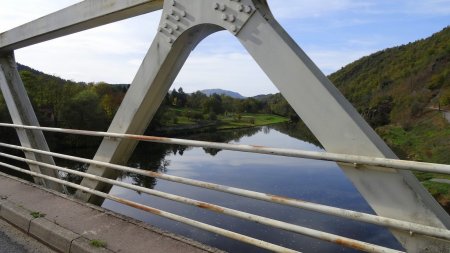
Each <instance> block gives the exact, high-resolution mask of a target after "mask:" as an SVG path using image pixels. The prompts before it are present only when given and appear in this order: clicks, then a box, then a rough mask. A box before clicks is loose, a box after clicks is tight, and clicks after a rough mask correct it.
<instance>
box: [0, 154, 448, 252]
mask: <svg viewBox="0 0 450 253" xmlns="http://www.w3.org/2000/svg"><path fill="white" fill-rule="evenodd" d="M0 156H3V157H7V158H10V159H14V160H17V161H22V162H26V163H32V164H35V165H38V166H43V167H47V168H50V169H53V170H57V171H64V172H67V173H71V174H74V175H78V176H81V177H85V178H90V179H92V180H96V181H101V182H103V183H107V184H111V185H116V186H120V187H124V188H127V189H131V190H134V191H137V192H143V193H146V194H149V195H153V196H157V197H160V198H164V199H168V200H172V201H176V202H180V203H184V204H187V205H191V206H195V207H198V208H202V209H206V210H209V211H213V212H217V213H221V214H225V215H229V216H233V217H237V218H240V219H244V220H249V221H253V222H256V223H260V224H264V225H267V226H270V227H274V228H279V229H283V230H286V231H290V232H294V233H298V234H302V235H306V236H309V237H312V238H317V239H320V240H324V241H329V242H332V243H337V242H338V243H339V244H340V245H343V246H346V247H349V248H354V249H358V250H362V251H365V252H392V253H396V252H397V253H398V252H401V251H398V250H393V249H389V248H386V247H382V246H378V245H375V244H371V243H366V242H362V241H358V240H354V239H350V238H347V237H343V236H338V235H335V234H331V233H326V232H322V231H318V230H314V229H310V228H306V227H302V226H298V225H294V224H290V223H286V222H283V221H278V220H274V219H270V218H266V217H263V216H259V215H254V214H251V213H246V212H242V211H238V210H234V209H231V208H227V207H223V206H219V205H214V204H210V203H207V202H202V201H198V200H194V199H190V198H185V197H181V196H178V195H174V194H170V193H165V192H161V191H158V190H153V189H148V188H145V187H141V186H136V185H133V184H129V183H124V182H121V181H117V180H113V179H108V178H104V177H100V176H95V175H91V174H88V173H85V172H80V171H77V170H72V169H67V168H63V167H59V166H54V165H49V164H45V163H41V162H36V161H33V160H30V159H24V158H21V157H18V156H13V155H9V154H5V153H1V152H0ZM408 231H410V230H408ZM434 232H435V233H434V234H435V235H436V236H439V238H442V237H443V236H444V235H446V236H447V238H448V239H450V231H447V230H442V229H441V230H439V229H438V230H437V231H434Z"/></svg>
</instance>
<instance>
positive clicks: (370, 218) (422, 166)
mask: <svg viewBox="0 0 450 253" xmlns="http://www.w3.org/2000/svg"><path fill="white" fill-rule="evenodd" d="M0 126H2V127H10V128H16V129H25V130H27V131H33V130H39V131H50V132H58V133H66V134H78V135H86V136H101V137H109V138H125V139H133V140H139V141H148V142H158V143H165V144H177V145H188V146H196V147H205V148H220V149H227V150H234V151H241V152H252V153H261V154H268V155H276V156H290V157H298V158H309V159H316V160H327V161H334V162H339V163H347V164H348V163H350V164H352V165H354V166H355V167H357V168H363V167H364V166H365V165H370V166H378V167H383V168H392V169H404V170H415V171H425V172H438V173H445V174H450V165H444V164H433V163H423V162H414V161H404V160H395V159H386V158H374V157H365V156H355V155H345V154H336V153H327V152H313V151H303V150H295V149H279V148H270V147H262V146H251V145H239V144H228V143H216V142H205V141H196V140H185V139H175V138H164V137H155V136H144V135H132V134H118V133H108V132H96V131H86V130H75V129H63V128H50V127H38V126H26V125H17V124H6V123H0ZM0 147H3V148H8V149H15V150H21V151H23V152H31V153H35V154H40V155H46V156H52V157H57V158H61V159H66V160H71V161H76V162H82V163H87V164H92V165H98V166H103V167H106V168H110V169H114V170H118V171H122V172H131V173H135V174H138V175H143V176H148V177H154V178H159V179H162V180H168V181H172V182H176V183H181V184H186V185H191V186H196V187H201V188H206V189H210V190H215V191H220V192H225V193H229V194H233V195H238V196H242V197H246V198H252V199H257V200H262V201H267V202H272V203H276V204H280V205H286V206H291V207H296V208H301V209H306V210H310V211H315V212H320V213H324V214H328V215H333V216H337V217H343V218H347V219H351V220H356V221H361V222H366V223H371V224H376V225H380V226H384V227H387V228H392V229H397V230H402V231H406V232H408V233H410V234H411V235H414V234H420V235H425V236H430V237H434V238H438V239H444V240H450V230H446V229H442V228H437V227H432V226H427V225H423V224H419V223H413V222H409V221H402V220H398V219H392V218H388V217H382V216H377V215H373V214H368V213H362V212H357V211H352V210H347V209H342V208H336V207H332V206H327V205H322V204H316V203H311V202H306V201H303V200H300V199H292V198H287V197H283V196H275V195H272V194H267V193H261V192H255V191H249V190H245V189H240V188H235V187H229V186H225V185H219V184H214V183H209V182H204V181H199V180H194V179H189V178H184V177H178V176H172V175H167V174H164V173H159V172H153V171H147V170H143V169H137V168H132V167H128V166H123V165H117V164H111V163H106V162H101V161H97V160H92V159H86V158H81V157H76V156H70V155H65V154H60V153H56V152H50V151H44V150H38V149H33V148H27V147H23V146H16V145H12V144H7V143H1V142H0ZM0 156H1V157H5V158H9V159H13V160H16V161H21V162H25V163H28V164H30V165H31V164H32V165H37V166H41V167H45V168H48V169H52V170H55V171H61V172H66V173H70V174H73V175H78V176H81V177H84V178H88V179H91V180H96V181H99V182H102V183H107V184H111V185H115V186H118V187H123V188H127V189H130V190H134V191H137V192H142V193H146V194H149V195H153V196H157V197H160V198H165V199H168V200H172V201H176V202H180V203H184V204H187V205H191V206H195V207H198V208H201V209H205V210H209V211H213V212H216V213H221V214H224V215H229V216H233V217H237V218H241V219H245V220H249V221H253V222H257V223H260V224H264V225H267V226H271V227H274V228H278V229H282V230H286V231H290V232H294V233H298V234H302V235H306V236H309V237H313V238H317V239H321V240H325V241H329V242H333V243H337V244H339V245H343V246H346V247H349V248H354V249H358V250H362V251H365V252H400V251H397V250H394V249H389V248H386V247H383V246H379V245H374V244H370V243H367V242H362V241H359V240H354V239H351V238H347V237H343V236H339V235H335V234H331V233H327V232H322V231H319V230H314V229H310V228H307V227H303V226H299V225H295V224H290V223H286V222H283V221H279V220H275V219H271V218H267V217H263V216H259V215H255V214H251V213H247V212H242V211H238V210H235V209H231V208H227V207H223V206H219V205H215V204H211V203H207V202H203V201H198V200H195V199H190V198H186V197H182V196H178V195H174V194H170V193H166V192H162V191H158V190H154V189H149V188H145V187H141V186H136V185H133V184H129V183H125V182H121V181H116V180H112V179H108V178H105V177H101V176H97V175H92V174H89V173H85V172H80V171H77V170H73V169H68V168H63V167H60V166H56V165H52V164H48V163H43V162H39V161H35V160H32V159H27V158H22V157H18V156H14V155H10V154H7V153H3V152H0ZM0 166H4V167H6V168H10V169H12V170H16V171H19V172H22V173H25V174H28V175H31V176H33V177H39V178H43V179H45V180H49V181H52V182H55V183H58V184H62V185H65V186H69V187H72V188H74V189H77V190H81V191H84V192H87V193H90V194H93V195H96V196H99V197H102V198H105V199H110V200H112V201H115V202H118V203H121V204H124V205H127V206H131V207H134V208H137V209H140V210H143V211H146V212H149V213H152V214H155V215H159V216H162V217H165V218H168V219H171V220H175V221H177V222H181V223H185V224H188V225H191V226H194V227H197V228H200V229H203V230H206V231H209V232H212V233H216V234H219V235H222V236H225V237H229V238H232V239H235V240H238V241H242V242H245V243H248V244H252V245H255V246H257V247H260V248H264V249H268V250H272V251H275V252H297V251H295V250H292V249H288V248H285V247H283V246H279V245H275V244H272V243H269V242H265V241H261V240H258V239H256V238H252V237H249V236H246V235H242V234H238V233H235V232H232V231H229V230H225V229H222V228H219V227H216V226H212V225H208V224H206V223H202V222H200V221H196V220H192V219H189V218H186V217H183V216H180V215H176V214H173V213H169V212H166V211H163V210H159V209H156V208H153V207H150V206H148V205H143V204H140V203H136V202H133V201H130V200H127V199H124V198H120V197H117V196H114V195H112V194H108V193H104V192H100V191H97V190H94V189H91V188H88V187H85V186H81V185H78V184H75V183H72V182H67V181H65V180H62V179H59V178H55V177H51V176H48V175H44V174H42V173H38V172H32V171H29V170H25V169H22V168H19V167H17V166H13V165H10V164H6V163H0Z"/></svg>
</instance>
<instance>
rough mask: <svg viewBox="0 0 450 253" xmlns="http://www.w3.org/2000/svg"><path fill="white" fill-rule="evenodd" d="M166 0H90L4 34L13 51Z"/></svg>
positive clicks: (3, 42)
mask: <svg viewBox="0 0 450 253" xmlns="http://www.w3.org/2000/svg"><path fill="white" fill-rule="evenodd" d="M162 5H163V0H126V1H125V0H86V1H82V2H80V3H77V4H75V5H72V6H69V7H67V8H64V9H61V10H59V11H57V12H54V13H52V14H49V15H47V16H44V17H41V18H39V19H36V20H34V21H32V22H29V23H26V24H24V25H21V26H19V27H16V28H14V29H11V30H9V31H7V32H4V33H1V34H0V52H7V51H12V50H15V49H18V48H22V47H26V46H30V45H33V44H36V43H40V42H43V41H47V40H51V39H54V38H58V37H61V36H65V35H68V34H72V33H76V32H79V31H83V30H87V29H90V28H93V27H98V26H101V25H105V24H109V23H112V22H115V21H119V20H122V19H126V18H130V17H134V16H137V15H141V14H144V13H148V12H152V11H155V10H159V9H161V8H162Z"/></svg>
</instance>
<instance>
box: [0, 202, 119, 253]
mask: <svg viewBox="0 0 450 253" xmlns="http://www.w3.org/2000/svg"><path fill="white" fill-rule="evenodd" d="M32 213H33V211H31V210H27V209H25V208H24V207H22V206H19V205H16V204H15V203H13V202H11V201H8V200H5V199H2V200H0V218H2V219H4V220H6V221H7V222H8V223H10V224H12V225H14V226H16V227H18V228H19V229H21V230H22V231H24V232H26V233H27V234H28V235H30V236H32V237H34V238H36V239H38V240H39V241H41V242H43V243H44V244H46V245H48V246H49V247H51V248H52V249H54V250H57V251H59V252H64V253H113V251H111V250H109V249H106V248H103V247H94V246H92V245H91V244H90V241H89V240H88V239H86V238H84V237H83V236H81V235H79V234H77V233H74V232H72V231H70V230H68V229H65V228H63V227H61V226H59V225H57V224H56V223H54V222H52V221H50V220H47V219H45V217H37V218H36V217H33V215H32ZM35 215H36V214H35Z"/></svg>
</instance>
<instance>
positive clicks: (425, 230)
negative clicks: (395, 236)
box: [0, 142, 450, 240]
mask: <svg viewBox="0 0 450 253" xmlns="http://www.w3.org/2000/svg"><path fill="white" fill-rule="evenodd" d="M0 147H6V148H12V149H18V150H24V151H27V152H36V153H39V154H45V155H51V156H54V157H58V158H61V159H66V160H71V161H76V162H81V163H88V164H95V165H97V166H100V167H108V168H111V169H115V170H118V171H122V172H129V173H134V174H137V175H142V176H149V177H155V178H160V179H163V180H168V181H172V182H177V183H182V184H187V185H191V186H196V187H200V188H206V189H210V190H215V191H221V192H225V193H229V194H233V195H238V196H243V197H248V198H252V199H258V200H262V201H267V202H272V203H277V204H281V205H287V206H292V207H297V208H301V209H306V210H311V211H315V212H320V213H324V214H329V215H334V216H338V217H343V218H347V219H352V220H357V221H361V222H367V223H371V224H376V225H380V226H386V227H389V228H393V229H397V230H404V231H406V232H408V233H411V232H412V233H414V234H420V235H427V236H431V237H436V238H440V239H445V240H450V231H449V230H446V229H440V228H435V227H430V226H425V225H422V224H418V223H412V222H407V221H403V220H397V219H391V218H386V217H381V216H376V215H372V214H367V213H361V212H356V211H351V210H346V209H341V208H336V207H331V206H326V205H321V204H315V203H311V202H307V201H303V200H298V199H292V198H287V197H283V196H276V195H271V194H266V193H260V192H255V191H249V190H244V189H240V188H235V187H229V186H224V185H219V184H214V183H209V182H204V181H199V180H194V179H188V178H183V177H177V176H171V175H167V174H162V173H158V172H153V171H147V170H143V169H136V168H132V167H127V166H123V165H117V164H110V163H105V162H99V161H95V160H91V159H86V158H80V157H76V156H70V155H64V154H59V153H55V152H47V151H42V150H36V149H30V148H24V147H20V146H15V145H11V144H6V143H1V142H0ZM1 156H8V157H10V155H7V154H3V153H1ZM88 175H91V174H88Z"/></svg>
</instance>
